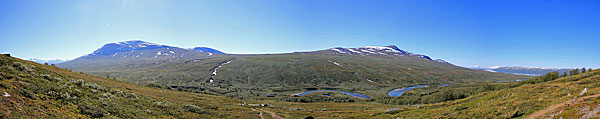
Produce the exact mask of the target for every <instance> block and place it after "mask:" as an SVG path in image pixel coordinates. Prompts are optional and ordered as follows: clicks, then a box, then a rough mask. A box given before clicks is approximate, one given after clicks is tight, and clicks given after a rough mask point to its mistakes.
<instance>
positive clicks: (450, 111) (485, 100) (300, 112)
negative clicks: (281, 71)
mask: <svg viewBox="0 0 600 119" xmlns="http://www.w3.org/2000/svg"><path fill="white" fill-rule="evenodd" d="M598 81H600V70H595V71H592V72H587V73H584V74H580V75H575V76H568V77H563V78H559V79H556V80H553V81H549V82H543V83H539V84H525V85H522V86H519V87H515V88H508V89H502V90H497V91H490V92H484V93H480V94H477V95H475V96H471V97H468V98H465V99H460V100H455V101H448V102H443V103H439V104H427V105H412V106H408V105H383V104H376V103H373V102H359V103H293V102H281V101H272V100H266V101H260V102H263V103H269V104H272V105H273V106H270V107H265V108H264V109H265V110H271V111H273V112H276V113H278V114H279V115H281V116H283V117H306V116H313V117H316V118H382V119H386V118H398V117H399V118H415V119H420V118H525V117H527V116H529V115H531V114H533V113H535V112H538V111H540V110H545V109H547V108H548V107H549V106H550V105H556V104H559V103H562V102H565V101H568V100H572V99H573V98H574V97H584V96H590V95H595V94H600V93H599V92H600V83H599V82H598ZM584 88H588V93H587V94H585V95H578V94H579V93H580V92H581V91H582V90H583V89H584ZM599 104H600V98H597V97H594V98H588V99H585V100H584V101H579V102H574V103H572V104H570V106H564V107H560V108H559V109H557V110H552V111H549V112H551V113H547V114H544V115H545V116H543V117H536V118H548V117H551V116H546V115H555V116H554V118H559V117H563V118H578V117H581V116H583V115H585V114H596V113H597V112H594V111H593V110H596V111H597V110H600V109H596V108H600V107H599V106H598V105H599ZM388 108H401V109H402V110H400V111H392V112H391V113H385V111H386V109H388Z"/></svg>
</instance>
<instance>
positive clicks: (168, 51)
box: [80, 40, 223, 59]
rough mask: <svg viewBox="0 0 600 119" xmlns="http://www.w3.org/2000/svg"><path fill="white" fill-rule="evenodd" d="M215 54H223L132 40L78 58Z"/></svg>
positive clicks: (107, 45) (174, 56)
mask: <svg viewBox="0 0 600 119" xmlns="http://www.w3.org/2000/svg"><path fill="white" fill-rule="evenodd" d="M207 49H208V50H207ZM217 52H218V53H221V54H223V53H222V52H221V51H218V50H215V49H212V48H206V47H202V49H198V50H196V49H189V48H179V47H173V46H167V45H160V44H156V43H150V42H145V41H141V40H132V41H123V42H117V43H109V44H105V45H104V46H102V47H101V48H99V49H98V50H96V51H94V52H93V53H91V54H89V55H86V56H83V57H80V58H84V59H95V58H154V59H156V58H184V57H190V56H212V55H213V53H217Z"/></svg>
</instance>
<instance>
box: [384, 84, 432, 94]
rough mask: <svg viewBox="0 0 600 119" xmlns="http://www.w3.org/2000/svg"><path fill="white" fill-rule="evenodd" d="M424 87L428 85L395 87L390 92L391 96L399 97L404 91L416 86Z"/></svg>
mask: <svg viewBox="0 0 600 119" xmlns="http://www.w3.org/2000/svg"><path fill="white" fill-rule="evenodd" d="M422 87H427V85H418V86H412V87H408V88H398V89H394V90H391V91H390V92H388V95H389V96H392V97H397V96H401V95H402V93H404V91H409V90H412V89H415V88H422Z"/></svg>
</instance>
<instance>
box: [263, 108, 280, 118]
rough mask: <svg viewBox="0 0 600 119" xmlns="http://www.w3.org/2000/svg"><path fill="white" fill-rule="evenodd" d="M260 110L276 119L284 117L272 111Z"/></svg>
mask: <svg viewBox="0 0 600 119" xmlns="http://www.w3.org/2000/svg"><path fill="white" fill-rule="evenodd" d="M260 110H262V111H264V112H266V113H269V114H271V117H275V118H277V119H283V117H282V116H279V115H277V114H276V113H275V112H271V111H269V110H263V109H260Z"/></svg>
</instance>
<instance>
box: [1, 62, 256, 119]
mask: <svg viewBox="0 0 600 119" xmlns="http://www.w3.org/2000/svg"><path fill="white" fill-rule="evenodd" d="M0 94H1V95H2V96H0V118H100V117H119V118H258V114H257V113H255V112H251V111H252V110H250V109H248V108H244V107H240V106H237V104H238V101H235V100H232V99H229V98H224V97H219V96H211V95H203V94H197V93H185V92H176V91H170V90H162V89H157V88H149V87H142V86H137V85H131V84H128V83H124V82H119V81H115V80H109V79H105V78H98V77H95V76H89V75H86V74H81V73H74V72H70V71H68V70H64V69H61V68H57V67H54V66H49V65H41V64H37V63H34V62H30V61H25V60H21V59H17V58H13V57H9V56H5V55H0Z"/></svg>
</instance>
